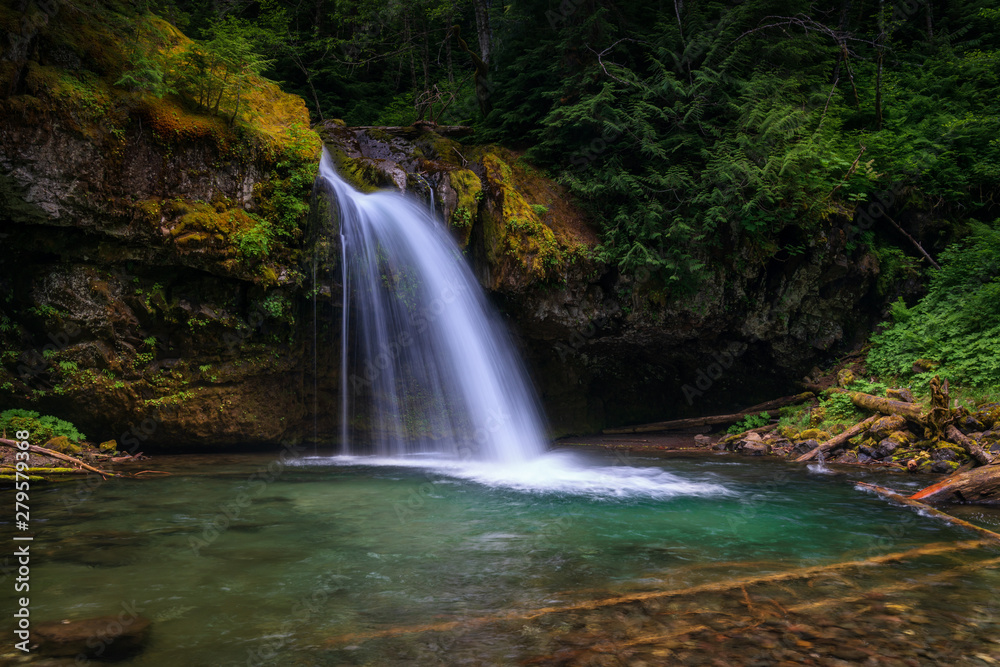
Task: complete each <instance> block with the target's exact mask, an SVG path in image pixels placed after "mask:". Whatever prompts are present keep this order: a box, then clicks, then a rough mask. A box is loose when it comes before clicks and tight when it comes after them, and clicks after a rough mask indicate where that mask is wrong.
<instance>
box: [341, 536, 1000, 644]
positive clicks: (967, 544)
mask: <svg viewBox="0 0 1000 667" xmlns="http://www.w3.org/2000/svg"><path fill="white" fill-rule="evenodd" d="M989 545H990V542H989V541H987V540H968V541H964V542H948V543H937V544H928V545H926V546H923V547H917V548H915V549H909V550H907V551H900V552H895V553H891V554H884V555H881V556H872V557H870V558H865V559H862V560H853V561H844V562H840V563H831V564H827V565H811V566H808V567H799V568H795V569H792V570H787V571H785V572H777V573H772V574H765V575H755V576H750V577H738V578H733V579H727V580H724V581H715V582H707V583H703V584H696V585H694V586H689V587H686V588H680V589H669V590H661V591H644V592H635V593H627V594H624V595H616V596H613V597H608V598H602V599H599V600H584V601H580V602H570V603H567V604H563V605H556V606H551V607H542V608H541V609H530V610H524V611H512V612H507V613H502V614H494V615H488V616H479V617H472V618H464V619H460V620H455V621H443V622H440V623H433V624H424V625H403V626H397V627H394V628H386V629H384V630H368V631H361V632H352V633H349V634H345V635H339V636H335V637H330V638H329V639H327V640H326V641H325V642H324V644H325V645H327V646H336V645H341V644H356V643H361V642H366V641H369V640H371V639H382V638H385V637H398V636H401V635H407V634H417V633H424V632H447V631H450V630H454V629H456V628H462V629H464V630H468V629H469V628H474V627H481V626H484V625H489V624H492V623H500V622H509V621H518V622H524V621H531V620H534V619H536V618H541V617H543V616H547V615H550V614H560V613H572V612H577V611H589V610H593V609H602V608H607V607H612V606H617V605H621V604H630V603H635V602H645V601H647V600H662V599H668V598H681V597H691V596H697V595H701V594H704V593H719V592H727V591H731V590H735V589H738V588H745V587H747V586H756V585H761V584H771V583H781V582H786V581H796V580H803V579H811V578H814V577H816V576H820V575H826V574H828V573H831V572H839V571H841V570H848V569H855V568H869V567H873V566H877V565H884V564H886V563H897V562H903V561H906V560H909V559H912V558H920V557H924V556H936V555H939V554H950V553H954V552H956V551H966V550H970V549H981V548H983V547H985V546H989Z"/></svg>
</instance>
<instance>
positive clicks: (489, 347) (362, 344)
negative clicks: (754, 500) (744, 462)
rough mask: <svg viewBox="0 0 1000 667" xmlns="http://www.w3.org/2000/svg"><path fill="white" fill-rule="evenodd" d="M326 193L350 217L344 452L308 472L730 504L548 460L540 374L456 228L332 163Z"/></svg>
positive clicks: (691, 489) (686, 487) (583, 464)
mask: <svg viewBox="0 0 1000 667" xmlns="http://www.w3.org/2000/svg"><path fill="white" fill-rule="evenodd" d="M317 188H318V189H319V190H321V191H326V192H328V193H331V194H332V195H333V196H334V197H335V198H336V200H337V208H338V211H339V220H340V231H341V248H342V255H341V258H342V262H341V264H342V266H343V285H344V296H343V299H344V301H343V304H342V305H343V309H342V312H343V318H342V324H341V326H342V329H341V345H342V347H341V384H340V387H341V404H340V424H341V443H342V445H341V455H340V456H336V457H332V458H320V457H315V458H313V459H312V460H308V461H303V464H304V465H310V464H316V463H321V464H322V463H325V462H333V463H335V464H338V465H361V466H368V465H378V466H381V465H388V466H420V467H426V468H432V469H434V470H436V471H437V472H438V473H440V474H443V475H446V476H449V477H454V478H461V479H469V480H474V481H476V482H479V483H481V484H484V485H487V486H496V487H506V488H513V489H517V490H521V491H527V492H544V493H561V494H574V495H579V494H583V495H587V496H591V497H617V498H625V497H634V496H644V497H657V498H672V497H674V496H690V495H715V496H720V495H728V494H730V493H731V492H730V491H729V490H728V489H726V488H724V487H722V486H720V485H718V484H713V483H709V482H704V481H690V480H687V479H683V478H681V477H679V476H677V475H674V474H672V473H670V472H668V471H666V470H663V469H660V468H655V467H648V466H639V467H633V466H629V465H612V466H608V465H606V464H605V463H604V462H603V461H601V460H593V461H588V460H586V457H585V455H578V454H575V453H574V454H570V453H568V452H558V451H557V452H549V453H546V452H545V447H546V441H545V436H544V432H545V428H544V421H543V419H542V415H541V412H540V410H539V408H538V405H537V402H536V399H535V396H534V392H533V391H532V388H531V384H530V382H529V381H528V377H527V374H526V373H525V370H524V368H523V366H522V365H521V363H520V360H519V358H518V356H517V354H516V353H515V351H514V346H513V344H512V343H511V341H510V339H509V337H508V335H507V332H506V328H505V327H504V324H503V322H502V321H501V320H500V319H499V317H498V316H497V315H496V313H495V312H494V311H493V309H492V308H491V306H490V304H489V303H488V302H487V301H486V297H485V295H484V294H483V291H482V290H481V289H480V287H479V285H478V284H477V283H476V281H475V278H474V277H473V275H472V271H471V270H470V269H469V267H468V265H467V264H466V262H465V259H464V258H463V257H462V253H461V251H460V250H459V248H458V246H457V245H456V243H455V241H454V240H453V239H452V238H451V235H450V234H449V232H448V229H447V228H446V226H445V225H444V224H443V223H442V222H441V221H439V220H437V219H436V217H435V215H434V213H433V212H432V211H431V210H428V208H427V207H426V206H425V205H424V204H423V203H421V202H417V201H416V200H412V199H409V198H407V197H406V196H404V195H401V194H398V193H392V192H378V193H375V194H367V195H366V194H361V193H360V192H357V191H356V190H354V189H353V188H351V186H349V185H348V184H347V183H346V182H345V181H343V180H342V179H341V178H340V177H339V176H338V175H337V173H336V172H335V171H334V168H333V164H332V162H331V160H330V156H329V155H328V154H326V153H324V154H323V159H322V161H321V163H320V172H319V178H318V179H317ZM619 463H620V462H619Z"/></svg>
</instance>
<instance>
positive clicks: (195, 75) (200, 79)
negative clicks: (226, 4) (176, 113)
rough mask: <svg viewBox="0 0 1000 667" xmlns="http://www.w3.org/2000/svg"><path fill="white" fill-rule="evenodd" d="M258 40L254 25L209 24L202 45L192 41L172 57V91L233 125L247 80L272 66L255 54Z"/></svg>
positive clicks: (242, 107) (241, 108)
mask: <svg viewBox="0 0 1000 667" xmlns="http://www.w3.org/2000/svg"><path fill="white" fill-rule="evenodd" d="M260 36H261V32H260V30H259V29H258V28H257V27H256V26H255V25H254V24H252V23H250V22H248V21H245V20H240V19H238V18H236V17H234V16H232V15H229V16H226V17H224V18H221V19H218V20H215V21H212V22H211V24H210V25H209V27H208V29H207V35H206V37H207V39H206V40H205V41H203V42H198V41H193V42H191V43H190V44H188V46H187V48H185V49H184V50H183V51H180V52H179V53H177V54H175V55H174V56H173V57H172V59H171V62H170V68H171V71H172V72H173V73H174V75H173V80H172V83H173V85H174V87H175V89H176V90H177V92H178V93H179V94H180V95H182V96H183V97H185V98H187V99H188V100H189V101H191V102H192V103H195V104H197V106H198V107H199V108H200V109H202V110H204V111H206V112H208V113H210V114H212V115H226V116H229V120H230V122H234V121H235V120H236V119H237V118H239V117H240V113H241V112H242V111H245V110H246V108H245V105H244V104H243V99H244V95H245V93H246V89H247V87H248V80H249V78H250V77H255V76H260V75H261V73H262V72H263V71H264V70H265V69H267V67H269V66H270V65H271V64H272V61H271V60H270V59H268V58H265V57H264V56H262V55H261V54H260V53H258V52H257V47H256V44H255V42H256V41H257V39H258V38H260Z"/></svg>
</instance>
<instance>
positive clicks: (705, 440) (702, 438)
mask: <svg viewBox="0 0 1000 667" xmlns="http://www.w3.org/2000/svg"><path fill="white" fill-rule="evenodd" d="M694 444H696V445H698V446H700V447H709V446H711V444H712V438H710V437H709V436H707V435H701V434H698V435H696V436H694Z"/></svg>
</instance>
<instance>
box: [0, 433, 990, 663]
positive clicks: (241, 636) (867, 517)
mask: <svg viewBox="0 0 1000 667" xmlns="http://www.w3.org/2000/svg"><path fill="white" fill-rule="evenodd" d="M570 456H572V457H575V459H573V458H568V457H570ZM574 460H575V461H576V462H575V463H574ZM269 466H270V472H268V467H269ZM155 467H156V468H157V469H160V470H170V471H173V472H174V473H175V474H174V475H172V476H164V477H160V478H152V479H144V480H108V481H106V482H103V483H99V484H96V485H95V486H93V487H87V486H84V485H82V484H80V483H75V484H71V485H68V486H62V487H56V488H42V487H39V488H37V489H36V490H35V491H34V492H33V494H32V520H33V528H34V530H35V535H36V537H35V541H34V543H33V546H32V552H33V555H34V558H33V561H32V572H31V576H32V580H31V587H32V588H31V600H32V619H33V622H35V623H39V622H43V621H49V620H58V619H63V618H69V619H77V618H88V617H95V616H102V615H107V614H117V613H118V612H119V611H121V610H122V608H123V605H134V606H135V607H137V608H138V609H139V611H140V612H141V613H142V614H143V615H144V616H146V617H148V618H150V619H152V620H153V632H152V635H151V641H150V644H149V646H148V648H147V649H146V650H145V651H144V652H143V653H141V654H140V655H138V656H136V657H135V658H133V659H131V660H129V661H128V664H133V665H150V666H152V665H156V666H160V665H163V666H167V665H181V664H183V665H236V664H241V665H242V664H275V665H279V664H280V665H341V664H352V665H353V664H359V665H387V664H445V665H447V664H518V663H520V662H522V661H529V660H534V662H533V663H531V664H641V663H642V661H643V660H646V661H648V662H647V664H669V663H671V662H677V663H678V664H680V663H684V664H710V663H709V662H708V659H709V658H710V657H711V656H713V655H716V658H717V659H724V660H729V661H730V664H732V663H731V660H732V657H731V656H733V655H744V654H746V655H749V654H748V653H746V651H751V652H753V651H757V652H762V653H761V654H762V655H764V654H766V656H767V657H763V658H760V659H761V660H763V661H764V662H762V663H761V664H775V661H779V660H780V659H785V660H786V661H787V660H792V661H793V662H794V661H795V660H798V658H794V657H790V656H785V657H784V658H782V656H781V655H779V653H780V651H782V650H786V651H802V652H803V653H802V656H805V657H804V658H802V660H819V662H815V663H814V664H841V663H834V662H830V663H827V662H823V660H841V659H842V658H837V657H836V656H833V655H832V654H831V653H830V651H832V648H831V647H833V646H840V647H843V646H844V645H846V644H850V641H852V640H846V639H843V638H837V637H836V636H834V639H831V640H830V642H829V643H828V645H827V648H823V646H824V645H823V644H822V642H820V641H818V640H817V639H816V637H813V638H812V639H809V638H808V637H806V636H805V635H795V636H796V637H798V639H796V640H795V641H798V642H805V643H806V644H809V645H810V647H811V648H808V649H807V648H803V647H802V646H798V645H795V644H791V643H789V644H788V646H785V645H784V644H782V643H781V642H782V640H781V638H782V637H785V638H786V639H787V635H789V634H790V633H792V634H794V633H795V632H797V631H796V630H795V627H798V626H794V627H792V626H791V625H790V627H792V630H789V629H788V628H785V627H781V628H777V629H774V633H775V636H776V637H777V639H773V638H769V636H768V637H764V638H763V639H761V640H760V642H759V643H760V646H756V645H754V647H752V650H751V648H747V646H748V645H745V643H746V642H747V641H749V640H748V639H747V637H748V636H750V635H752V634H753V633H758V634H759V633H765V634H766V632H767V631H768V630H767V628H768V624H775V623H784V624H786V625H789V624H798V625H800V626H802V625H803V624H807V625H804V626H803V627H809V628H813V629H814V630H815V629H816V628H817V627H820V626H818V625H816V626H814V625H812V624H811V621H808V620H802V618H800V616H801V615H802V614H807V613H811V612H810V610H811V609H813V606H815V605H817V604H819V605H820V606H823V605H825V606H823V609H822V614H821V615H820V616H819V617H817V618H818V619H822V618H825V619H827V620H829V618H830V617H833V618H838V617H839V616H838V614H839V615H844V614H848V613H851V614H854V615H860V616H861V617H862V618H864V619H866V620H865V621H864V622H863V623H862V624H861V631H860V632H861V633H862V635H863V637H864V639H863V641H864V642H866V643H865V646H867V647H868V648H867V649H865V650H869V651H873V652H874V654H875V655H876V656H878V655H882V654H883V653H882V652H880V649H879V647H880V646H881V644H880V642H881V641H883V640H884V641H885V642H889V641H890V639H892V638H893V637H904V638H906V639H907V641H909V645H910V646H912V647H914V654H913V658H912V659H913V660H914V661H915V663H913V664H935V662H939V661H940V660H948V661H951V662H956V661H958V662H961V660H966V659H967V660H969V661H971V662H968V664H990V663H989V662H988V661H986V660H980V659H979V658H976V657H975V655H976V654H977V653H978V654H981V655H985V656H986V657H987V658H990V659H994V658H996V659H1000V655H998V653H997V649H998V648H1000V647H998V646H997V644H995V643H992V642H991V637H992V636H993V635H995V634H996V626H997V621H998V620H1000V619H998V616H1000V614H998V611H1000V610H998V609H997V608H996V600H995V593H994V591H995V590H996V588H997V586H998V585H1000V575H998V571H997V570H996V569H989V568H985V567H980V566H979V564H980V563H983V562H985V561H987V560H988V559H995V558H997V557H998V556H1000V549H993V548H971V547H970V548H967V549H963V550H957V551H956V550H953V549H951V550H947V551H944V552H942V553H940V554H935V555H925V556H919V557H918V556H913V557H910V558H906V559H903V560H902V561H901V562H898V563H885V564H879V565H868V566H864V567H858V568H848V569H846V570H843V571H839V570H838V571H837V573H834V574H832V575H830V576H831V577H833V578H832V579H827V578H825V577H827V575H826V574H822V575H820V574H816V575H814V576H809V577H802V578H792V579H790V580H788V581H782V582H779V583H760V582H750V583H747V584H746V585H744V586H742V587H736V588H731V589H726V588H725V582H731V581H732V580H733V579H734V578H741V577H755V576H759V575H762V574H768V573H782V572H789V571H792V570H794V569H795V568H803V567H809V566H821V565H824V564H831V563H836V562H841V561H846V560H854V561H856V560H862V559H868V558H873V557H879V556H882V555H885V554H889V553H893V552H900V551H905V550H908V549H913V548H916V547H920V546H922V545H927V544H931V543H946V544H948V545H953V544H954V543H956V542H957V541H965V540H973V539H976V536H975V535H974V534H972V533H970V532H967V531H964V530H961V529H957V528H954V527H951V526H949V525H947V524H944V523H942V522H940V521H939V520H936V519H931V518H927V517H923V516H920V515H919V514H918V513H916V512H914V511H912V510H908V509H904V508H900V507H896V506H893V505H891V504H889V503H887V502H885V501H883V500H881V499H879V498H877V497H874V496H871V495H868V494H865V493H862V492H860V491H858V490H856V489H855V488H854V487H853V485H852V484H851V483H850V482H849V480H848V479H847V478H846V477H845V476H843V475H840V476H836V475H832V476H831V475H819V476H818V475H812V474H810V473H809V472H808V471H807V470H806V469H803V468H798V467H790V466H788V465H787V464H785V463H784V462H756V461H754V462H750V461H741V460H737V459H732V458H728V457H710V458H703V459H697V460H680V459H669V460H664V459H655V458H646V457H642V456H639V455H624V456H623V455H620V454H616V455H613V456H612V455H609V454H604V453H598V452H583V453H574V454H573V455H568V454H561V455H558V456H555V457H551V458H549V459H547V460H546V461H545V462H544V463H543V464H540V465H539V467H538V468H537V469H535V470H533V471H530V472H528V473H526V474H525V473H524V472H523V471H521V472H520V473H517V472H516V471H504V470H502V469H497V468H493V469H485V468H469V467H458V466H455V464H451V463H445V462H428V461H423V462H422V464H421V467H417V466H415V465H414V464H413V463H412V462H410V463H408V464H407V465H401V464H393V463H391V462H382V465H377V466H376V465H370V464H369V462H362V461H359V460H345V459H306V460H301V461H298V462H297V463H296V465H284V464H282V463H280V460H279V459H276V458H275V457H274V456H266V455H248V456H231V457H185V458H177V459H169V458H162V459H158V460H157V461H156V462H155ZM851 474H852V475H855V476H857V478H858V479H860V478H862V477H863V478H864V479H866V480H868V481H875V482H881V483H888V484H890V485H894V486H896V487H897V488H900V487H901V486H903V485H904V484H906V485H910V486H917V485H919V481H916V482H915V481H913V480H912V479H911V478H907V477H898V476H897V477H892V478H886V477H882V478H880V477H879V476H878V475H875V474H873V473H870V472H865V471H858V472H854V473H851ZM546 475H547V476H548V479H549V480H550V482H548V483H546V482H545V479H546V478H547V477H546ZM553 480H554V481H553ZM3 493H4V495H6V494H7V492H6V491H5V492H3ZM10 504H11V503H8V505H10ZM997 516H998V515H997V514H996V513H995V512H993V511H989V510H982V509H976V510H974V511H966V512H965V515H964V518H966V519H968V520H970V521H973V522H976V523H980V524H982V525H992V526H993V527H996V524H997ZM993 567H995V564H994V566H993ZM956 568H964V569H956ZM942 573H943V574H944V577H943V579H942V580H941V581H938V580H937V579H935V578H934V577H939V578H940V577H941V576H942ZM924 580H926V581H924ZM8 581H10V580H9V579H8ZM922 582H923V583H922ZM900 584H906V586H904V587H903V590H897V589H898V587H899V586H900ZM693 586H702V587H705V586H708V587H709V588H703V589H699V590H698V591H696V592H694V593H685V594H681V595H678V596H670V597H665V598H664V597H654V598H652V599H645V598H644V599H642V600H639V599H633V598H632V597H629V596H635V595H643V594H647V593H654V594H655V593H656V592H657V591H660V592H662V591H666V590H675V589H686V588H690V587H693ZM712 586H716V588H712ZM719 586H721V587H722V588H719ZM748 587H749V589H748ZM893 587H896V588H893ZM11 589H12V586H6V585H5V586H4V587H3V593H2V595H3V600H4V604H5V605H6V606H5V608H7V609H9V608H11V607H12V600H13V592H12V590H11ZM744 591H747V592H746V593H744ZM744 595H746V598H745V599H744ZM622 596H625V597H622ZM760 596H762V597H760ZM859 596H860V600H861V602H858V601H857V600H854V598H856V597H859ZM872 596H875V597H872ZM879 596H881V597H879ZM886 596H888V597H886ZM608 599H612V600H611V601H610V602H609V601H607V600H608ZM765 599H766V600H767V601H768V602H766V603H765V602H764V601H763V600H765ZM875 599H877V600H880V602H878V604H881V605H883V606H886V608H887V609H888V611H885V610H884V609H883V611H882V612H879V613H875V612H873V611H872V610H871V608H870V605H871V604H872V600H875ZM595 600H604V601H605V602H602V603H600V604H598V605H596V606H595V605H593V601H595ZM748 601H749V603H748ZM858 604H864V605H868V606H867V607H865V608H864V609H860V610H857V609H854V607H856V606H857V605H858ZM803 605H806V606H803ZM809 605H813V606H809ZM852 605H853V607H852ZM590 607H593V608H590ZM542 609H544V610H545V611H544V612H538V611H537V610H542ZM779 609H780V610H781V611H780V612H779V611H778V610H779ZM917 612H919V613H917ZM741 614H742V615H743V616H740V615H741ZM914 614H917V617H918V620H920V619H926V620H924V621H922V622H923V623H925V624H924V625H917V626H914V627H916V628H917V630H918V631H919V632H916V631H915V633H914V634H913V635H906V634H900V633H901V632H903V630H905V629H906V627H909V626H906V627H903V629H900V627H902V626H900V627H896V626H893V627H891V628H889V627H888V626H886V628H881V626H880V625H879V623H880V622H881V621H878V619H881V618H883V617H885V618H889V617H892V618H897V617H898V618H900V619H903V620H901V621H900V623H909V622H910V621H909V620H908V619H909V618H912V617H913V616H914ZM744 617H746V618H744ZM746 619H750V620H751V621H754V622H751V623H749V624H748V623H746V622H745V621H746ZM694 620H697V621H698V623H695V624H694V625H692V624H691V623H692V621H694ZM817 622H818V621H817ZM685 623H687V624H688V625H684V624H685ZM733 623H736V625H734V626H732V627H730V625H732V624H733ZM740 623H742V625H740ZM885 623H890V621H885ZM892 623H895V621H892ZM892 623H890V625H891V624H892ZM665 624H666V625H665ZM677 624H680V625H677ZM727 624H729V625H727ZM844 625H845V623H840V624H839V625H837V628H835V629H837V631H838V632H849V630H844V629H843V627H842V626H844ZM847 625H849V624H847ZM668 626H669V627H668ZM717 626H718V627H717ZM402 627H405V628H408V630H412V631H407V632H400V631H399V628H402ZM941 627H944V630H942V632H944V633H945V635H946V636H947V638H948V639H947V642H950V643H949V644H948V646H950V647H952V649H954V650H953V653H954V655H951V654H949V653H947V652H946V650H948V649H947V647H945V648H941V647H940V646H937V645H936V644H935V646H937V647H936V648H933V651H938V653H933V652H931V653H928V654H927V655H924V654H922V653H919V652H917V651H916V649H917V648H920V649H921V650H923V649H924V648H926V647H925V644H927V642H929V641H930V640H929V639H928V640H927V642H925V641H923V639H924V638H926V637H929V636H931V635H934V636H936V635H935V633H936V632H937V631H938V630H939V629H940V628H941ZM665 628H666V629H665ZM698 628H701V629H698ZM734 628H735V629H734ZM747 628H750V629H747ZM977 628H981V629H982V633H978V631H977V630H976V629H977ZM820 629H822V628H820ZM959 629H962V633H964V634H962V635H961V637H960V638H956V633H958V631H959ZM828 630H829V628H827V629H826V630H823V632H827V631H828ZM932 630H933V631H932ZM803 632H806V631H803ZM830 632H832V631H830ZM699 633H701V634H705V633H709V634H710V635H711V636H712V637H715V638H714V639H711V638H709V639H706V638H704V637H700V636H699ZM712 633H714V634H712ZM720 633H721V634H720ZM827 634H829V632H827ZM834 635H836V633H834ZM644 637H646V639H643V638H644ZM678 637H679V639H678ZM720 637H721V639H720ZM737 639H739V641H738V642H737V643H736V644H733V643H732V642H735V641H737ZM789 641H791V640H789ZM857 641H859V642H861V641H862V639H858V640H857ZM608 642H612V644H608ZM622 642H624V644H623V643H622ZM706 642H707V643H706ZM727 642H728V643H727ZM739 642H744V643H742V644H741V643H739ZM845 642H846V644H845ZM786 643H788V642H786ZM688 644H691V645H692V646H693V648H692V646H688ZM771 644H775V646H776V648H775V647H772V646H771ZM622 646H626V648H622ZM761 646H762V647H763V648H761ZM886 646H888V644H886ZM595 647H597V648H595ZM601 647H604V648H601ZM862 648H863V647H862ZM845 650H846V649H845ZM858 650H862V649H860V648H859V649H858ZM889 650H890V649H889V648H885V651H889ZM892 650H895V651H896V653H898V652H899V648H898V647H896V648H894V649H892ZM927 650H928V651H930V650H931V649H927ZM5 651H6V649H5ZM621 651H626V653H627V655H625V657H622V655H619V653H620V652H621ZM685 651H687V653H685ZM727 651H728V653H727ZM941 651H945V653H941ZM664 652H665V653H664ZM842 652H843V651H842ZM810 653H812V654H815V655H816V656H817V657H815V658H813V657H809V656H810ZM754 655H756V653H754ZM845 655H848V656H849V655H850V654H849V652H848V653H845ZM886 655H894V654H891V653H886ZM664 656H669V660H668V659H667V657H664ZM726 656H729V657H728V658H727V657H726ZM949 656H950V657H949ZM956 656H957V657H956ZM963 656H964V657H963ZM991 656H992V658H991ZM702 658H705V662H704V663H702V662H699V660H701V659H702ZM959 658H961V660H959ZM605 659H609V660H613V662H602V660H605ZM859 659H860V658H859ZM887 659H888V658H887ZM618 660H624V663H622V662H614V661H618ZM976 660H980V662H976ZM662 661H666V662H662ZM769 661H770V662H769ZM928 661H929V662H928ZM747 664H750V663H749V662H748V663H747ZM875 664H882V663H878V662H876V663H875ZM885 664H895V663H889V662H887V663H885ZM900 664H905V663H900ZM939 664H940V663H939ZM963 664H964V663H963Z"/></svg>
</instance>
